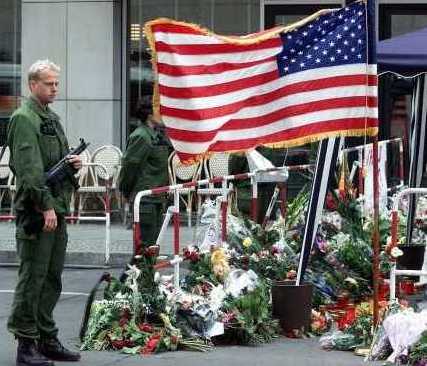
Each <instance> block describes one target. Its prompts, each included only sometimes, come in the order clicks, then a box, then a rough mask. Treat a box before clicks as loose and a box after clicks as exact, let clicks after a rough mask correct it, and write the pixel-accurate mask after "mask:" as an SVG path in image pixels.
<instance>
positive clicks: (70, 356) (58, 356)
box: [39, 338, 80, 361]
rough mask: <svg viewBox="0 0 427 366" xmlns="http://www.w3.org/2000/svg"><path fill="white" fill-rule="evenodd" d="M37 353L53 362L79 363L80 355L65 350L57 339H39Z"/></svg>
mask: <svg viewBox="0 0 427 366" xmlns="http://www.w3.org/2000/svg"><path fill="white" fill-rule="evenodd" d="M39 351H40V353H41V354H43V355H45V356H46V357H47V358H50V359H51V360H55V361H79V360H80V353H78V352H73V351H70V350H69V349H66V348H65V347H64V346H63V345H62V344H61V342H60V341H59V340H58V338H48V339H41V340H40V342H39Z"/></svg>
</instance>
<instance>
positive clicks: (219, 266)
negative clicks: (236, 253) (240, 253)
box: [211, 249, 230, 279]
mask: <svg viewBox="0 0 427 366" xmlns="http://www.w3.org/2000/svg"><path fill="white" fill-rule="evenodd" d="M211 263H212V271H213V273H214V274H215V276H217V277H218V278H219V279H224V278H225V276H226V275H227V274H228V273H229V272H230V266H229V265H228V257H227V254H225V251H224V250H223V249H216V250H214V251H213V252H212V254H211Z"/></svg>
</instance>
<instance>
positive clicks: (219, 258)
mask: <svg viewBox="0 0 427 366" xmlns="http://www.w3.org/2000/svg"><path fill="white" fill-rule="evenodd" d="M222 262H225V263H227V262H228V258H227V255H226V254H225V251H224V249H221V248H219V249H215V250H214V251H213V252H212V254H211V263H212V266H216V265H218V264H221V263H222Z"/></svg>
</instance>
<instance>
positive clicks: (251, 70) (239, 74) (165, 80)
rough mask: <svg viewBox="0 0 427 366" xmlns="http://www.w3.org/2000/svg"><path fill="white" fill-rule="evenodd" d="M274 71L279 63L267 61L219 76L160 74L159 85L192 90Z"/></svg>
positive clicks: (225, 72)
mask: <svg viewBox="0 0 427 366" xmlns="http://www.w3.org/2000/svg"><path fill="white" fill-rule="evenodd" d="M274 70H277V62H276V61H267V62H265V63H262V64H257V65H254V66H249V67H245V68H242V69H238V70H229V71H224V72H221V73H217V74H203V75H185V76H169V75H166V74H159V83H160V84H161V85H164V86H170V87H174V88H192V87H198V86H209V85H217V84H218V83H227V82H230V81H235V80H240V79H242V78H246V77H250V76H255V75H260V74H264V73H267V72H271V71H274Z"/></svg>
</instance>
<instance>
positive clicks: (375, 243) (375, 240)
mask: <svg viewBox="0 0 427 366" xmlns="http://www.w3.org/2000/svg"><path fill="white" fill-rule="evenodd" d="M372 155H373V157H372V169H373V186H374V187H373V188H374V192H373V193H374V227H373V231H372V247H373V259H372V282H373V287H374V299H373V300H374V301H373V302H374V314H373V320H374V326H376V325H377V324H378V320H379V319H378V312H379V306H378V282H379V255H380V232H379V216H380V215H379V187H378V177H379V169H378V135H376V136H375V137H374V141H373V144H372Z"/></svg>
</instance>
